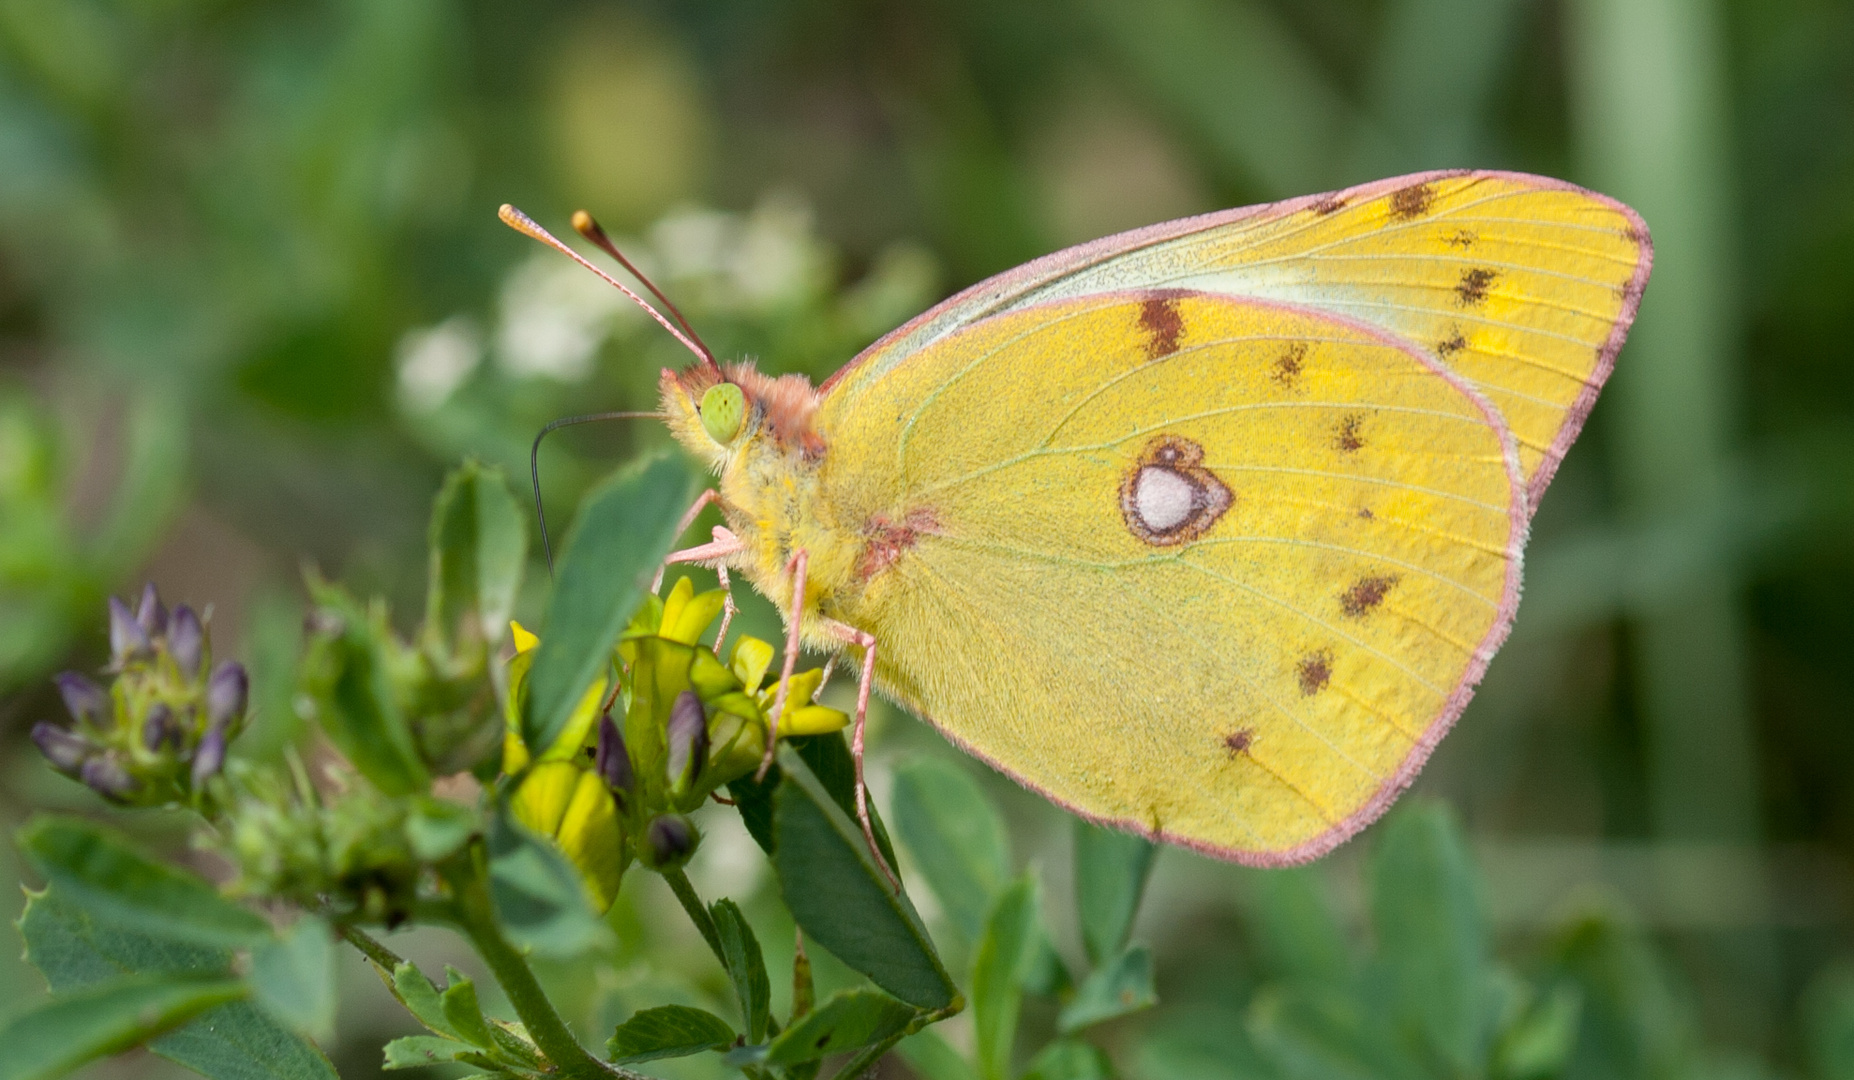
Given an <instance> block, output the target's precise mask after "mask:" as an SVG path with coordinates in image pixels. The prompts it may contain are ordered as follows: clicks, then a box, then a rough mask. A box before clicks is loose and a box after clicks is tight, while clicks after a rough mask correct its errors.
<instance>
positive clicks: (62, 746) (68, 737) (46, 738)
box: [32, 720, 97, 776]
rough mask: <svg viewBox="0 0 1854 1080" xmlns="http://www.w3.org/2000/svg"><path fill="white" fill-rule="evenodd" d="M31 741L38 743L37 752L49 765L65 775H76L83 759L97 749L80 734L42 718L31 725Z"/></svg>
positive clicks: (81, 766) (82, 765) (82, 763)
mask: <svg viewBox="0 0 1854 1080" xmlns="http://www.w3.org/2000/svg"><path fill="white" fill-rule="evenodd" d="M32 741H33V742H34V743H36V744H38V748H39V753H41V754H44V755H45V760H46V761H49V762H51V767H52V768H54V769H57V770H58V771H59V772H61V773H63V774H65V775H66V776H76V775H77V773H78V770H80V769H82V768H83V767H84V760H85V759H86V758H88V757H89V756H90V755H91V754H93V753H95V752H96V749H97V748H96V746H95V745H93V744H92V743H91V742H90V740H89V739H86V738H84V737H83V736H82V735H78V734H76V733H74V732H70V731H66V730H65V729H63V728H61V727H59V726H58V725H57V724H51V723H47V722H45V721H43V720H41V721H39V722H38V723H36V724H34V725H32Z"/></svg>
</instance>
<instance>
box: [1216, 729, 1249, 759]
mask: <svg viewBox="0 0 1854 1080" xmlns="http://www.w3.org/2000/svg"><path fill="white" fill-rule="evenodd" d="M1254 744H1255V733H1254V732H1252V731H1250V730H1249V729H1248V728H1243V729H1242V730H1241V731H1232V732H1230V733H1229V734H1228V735H1225V736H1223V747H1224V749H1226V750H1228V751H1229V752H1230V756H1231V757H1235V756H1236V755H1237V754H1240V753H1242V752H1243V751H1245V750H1247V749H1249V747H1251V746H1253V745H1254Z"/></svg>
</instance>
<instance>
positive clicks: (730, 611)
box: [715, 525, 740, 656]
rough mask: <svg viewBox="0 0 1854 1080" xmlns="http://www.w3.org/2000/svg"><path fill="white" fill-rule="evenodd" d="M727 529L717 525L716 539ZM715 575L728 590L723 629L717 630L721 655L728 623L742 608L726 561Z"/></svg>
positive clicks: (723, 604) (717, 566) (717, 652)
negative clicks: (735, 601) (735, 594)
mask: <svg viewBox="0 0 1854 1080" xmlns="http://www.w3.org/2000/svg"><path fill="white" fill-rule="evenodd" d="M726 531H727V530H726V529H723V528H722V527H721V526H719V525H717V526H715V539H716V540H717V541H719V540H720V539H721V534H722V533H724V532H726ZM715 577H716V578H717V579H719V580H720V582H721V587H722V588H723V589H726V590H727V592H725V593H724V594H723V595H722V597H721V629H719V630H717V631H715V655H716V656H720V655H721V643H722V642H724V641H726V640H727V628H728V624H729V623H731V622H733V621H734V616H735V615H737V614H739V612H740V608H739V607H738V606H736V605H735V603H734V583H733V582H731V581H729V580H728V579H727V564H726V563H716V564H715Z"/></svg>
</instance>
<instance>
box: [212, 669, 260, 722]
mask: <svg viewBox="0 0 1854 1080" xmlns="http://www.w3.org/2000/svg"><path fill="white" fill-rule="evenodd" d="M250 692H251V680H250V679H249V678H247V677H246V675H245V665H243V664H241V663H239V662H238V661H236V660H227V661H224V662H223V663H221V664H220V665H219V666H218V667H216V668H213V669H212V678H211V679H210V680H208V682H207V683H206V726H207V727H215V728H218V727H225V726H227V725H228V724H231V723H233V722H234V721H236V720H238V719H240V718H241V717H243V716H244V715H245V699H246V697H247V696H248V695H249V694H250Z"/></svg>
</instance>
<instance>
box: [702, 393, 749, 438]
mask: <svg viewBox="0 0 1854 1080" xmlns="http://www.w3.org/2000/svg"><path fill="white" fill-rule="evenodd" d="M746 415H747V395H745V394H743V393H741V392H740V387H738V386H735V385H734V384H733V383H726V382H724V383H716V384H715V385H713V386H711V387H709V388H708V392H707V393H705V394H703V395H702V428H703V429H704V430H706V431H707V432H708V437H709V438H711V439H713V440H714V441H716V442H718V443H721V444H723V445H725V444H727V443H731V442H733V441H734V436H736V435H738V434H740V423H741V421H742V420H744V419H745V418H746Z"/></svg>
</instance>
